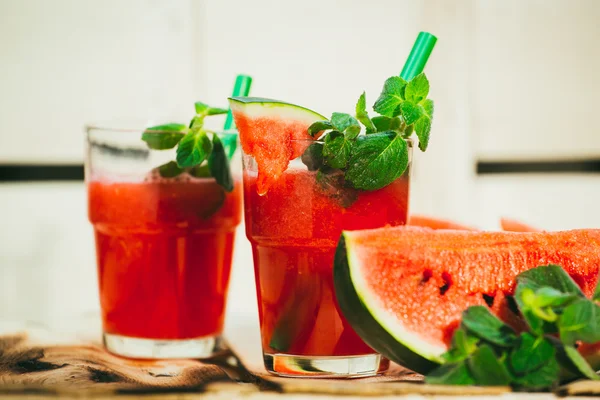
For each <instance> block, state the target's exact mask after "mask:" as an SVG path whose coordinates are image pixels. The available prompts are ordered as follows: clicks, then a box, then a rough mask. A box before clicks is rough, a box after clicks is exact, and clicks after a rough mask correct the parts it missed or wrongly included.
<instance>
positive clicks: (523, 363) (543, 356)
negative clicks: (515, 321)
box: [509, 333, 556, 375]
mask: <svg viewBox="0 0 600 400" xmlns="http://www.w3.org/2000/svg"><path fill="white" fill-rule="evenodd" d="M555 355H556V349H555V348H554V346H553V345H552V343H551V342H550V341H549V340H548V339H546V338H544V337H543V336H540V337H537V338H536V337H534V336H533V335H531V334H530V333H522V334H521V336H519V340H518V343H517V345H516V347H514V348H513V349H512V351H511V353H510V358H509V360H510V367H511V368H512V370H513V371H514V372H515V373H516V374H517V375H523V374H526V373H528V372H530V371H534V370H536V369H538V368H540V367H541V366H543V365H544V364H546V363H547V362H548V361H549V360H550V359H554V356H555Z"/></svg>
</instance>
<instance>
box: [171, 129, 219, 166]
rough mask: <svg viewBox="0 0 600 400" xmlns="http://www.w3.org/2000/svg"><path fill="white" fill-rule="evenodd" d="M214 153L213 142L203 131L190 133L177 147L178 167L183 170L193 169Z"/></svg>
mask: <svg viewBox="0 0 600 400" xmlns="http://www.w3.org/2000/svg"><path fill="white" fill-rule="evenodd" d="M211 151H212V142H211V141H210V138H209V137H208V135H207V134H206V132H204V131H202V130H192V131H190V132H188V133H187V134H186V135H185V136H184V137H183V139H181V141H180V142H179V146H177V165H179V166H180V167H182V168H189V167H193V166H194V165H198V164H200V163H202V161H204V160H206V159H207V158H208V155H209V154H210V152H211Z"/></svg>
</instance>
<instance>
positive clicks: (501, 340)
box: [462, 306, 517, 347]
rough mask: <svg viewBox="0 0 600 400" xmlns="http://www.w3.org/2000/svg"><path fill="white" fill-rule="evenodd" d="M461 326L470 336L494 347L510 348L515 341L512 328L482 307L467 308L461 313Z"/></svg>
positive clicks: (515, 337)
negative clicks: (474, 336)
mask: <svg viewBox="0 0 600 400" xmlns="http://www.w3.org/2000/svg"><path fill="white" fill-rule="evenodd" d="M462 324H463V326H464V327H465V328H466V329H467V331H469V332H470V333H471V334H472V335H476V336H478V337H479V338H480V339H482V340H485V341H487V342H490V343H493V344H494V345H496V346H500V347H510V346H512V345H513V344H514V343H515V340H516V339H517V336H516V335H515V333H514V331H513V330H512V328H511V327H510V326H508V325H506V324H505V323H504V322H502V321H500V320H499V319H498V318H497V317H496V316H495V315H494V314H492V313H491V312H490V310H489V309H488V308H487V307H484V306H473V307H469V308H468V309H467V310H466V311H465V312H463V315H462Z"/></svg>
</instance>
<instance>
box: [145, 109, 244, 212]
mask: <svg viewBox="0 0 600 400" xmlns="http://www.w3.org/2000/svg"><path fill="white" fill-rule="evenodd" d="M194 108H195V111H196V115H194V117H193V118H192V120H191V121H190V123H189V124H188V125H187V126H186V125H183V124H177V123H170V124H164V125H158V126H153V127H151V128H147V129H146V130H145V131H144V133H142V140H143V141H145V142H146V144H147V145H148V147H149V148H151V149H153V150H166V149H172V148H174V147H175V146H177V150H176V152H177V156H176V161H171V162H168V163H166V164H163V165H161V166H159V167H157V169H158V172H159V174H160V176H162V177H164V178H173V177H176V176H178V175H180V174H182V173H184V172H187V173H189V174H190V175H192V176H194V177H198V178H201V177H202V178H204V177H210V176H212V177H213V178H215V180H216V181H217V183H218V184H219V185H221V187H223V189H225V191H227V192H231V191H232V190H233V178H232V177H231V170H230V168H229V158H231V157H232V156H233V153H234V152H235V149H236V147H237V135H234V134H228V135H225V136H224V138H223V141H224V142H222V141H221V140H220V139H219V137H218V136H217V135H216V134H215V133H214V132H211V131H208V130H206V129H204V119H205V118H206V117H207V116H211V115H219V114H226V113H227V112H228V111H227V110H226V109H224V108H216V107H211V106H209V105H208V104H205V103H202V102H196V103H195V104H194ZM209 135H212V139H211V136H209ZM218 203H219V204H222V201H221V200H219V202H218Z"/></svg>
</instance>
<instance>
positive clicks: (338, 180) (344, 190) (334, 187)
mask: <svg viewBox="0 0 600 400" xmlns="http://www.w3.org/2000/svg"><path fill="white" fill-rule="evenodd" d="M315 179H316V181H317V183H318V184H319V187H320V189H321V191H322V192H323V193H325V194H326V195H327V196H329V197H331V198H333V199H335V200H336V201H337V202H338V203H339V204H340V205H341V206H342V207H344V208H347V207H350V206H351V205H352V204H354V202H355V201H356V200H357V199H358V190H356V189H355V188H353V187H352V186H351V185H349V184H348V182H347V181H346V179H345V178H344V173H343V172H341V171H340V170H336V169H333V168H328V167H324V168H321V169H320V170H319V171H318V172H317V175H316V178H315Z"/></svg>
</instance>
